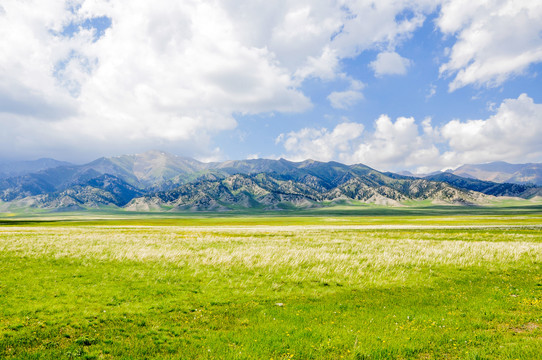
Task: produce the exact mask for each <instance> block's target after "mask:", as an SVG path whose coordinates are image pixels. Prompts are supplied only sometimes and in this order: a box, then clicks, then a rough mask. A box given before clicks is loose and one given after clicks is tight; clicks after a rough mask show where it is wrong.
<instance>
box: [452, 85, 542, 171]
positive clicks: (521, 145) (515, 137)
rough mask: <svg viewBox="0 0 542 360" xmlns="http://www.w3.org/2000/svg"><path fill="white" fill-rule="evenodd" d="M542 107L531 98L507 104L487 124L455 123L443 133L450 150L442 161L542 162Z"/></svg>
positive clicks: (473, 122) (486, 120)
mask: <svg viewBox="0 0 542 360" xmlns="http://www.w3.org/2000/svg"><path fill="white" fill-rule="evenodd" d="M540 119H542V104H536V103H535V102H534V101H533V99H532V98H530V97H529V96H527V94H521V95H520V96H519V97H518V98H517V99H506V100H504V101H503V102H502V103H501V105H500V106H499V108H498V109H497V112H496V113H495V114H494V115H493V116H491V117H489V118H488V119H485V120H467V121H464V122H463V121H459V120H452V121H450V122H449V123H447V124H446V125H444V126H443V127H442V129H441V133H442V137H443V138H444V139H445V141H446V142H447V143H448V144H449V146H450V150H449V151H447V152H445V153H444V154H443V155H442V157H443V159H444V160H445V162H447V163H450V164H463V163H479V162H488V161H496V160H507V161H511V162H525V161H542V148H541V146H540V144H541V142H540V139H542V121H540Z"/></svg>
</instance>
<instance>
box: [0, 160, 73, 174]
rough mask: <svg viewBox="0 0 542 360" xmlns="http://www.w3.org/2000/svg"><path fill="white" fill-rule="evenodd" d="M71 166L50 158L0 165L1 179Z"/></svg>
mask: <svg viewBox="0 0 542 360" xmlns="http://www.w3.org/2000/svg"><path fill="white" fill-rule="evenodd" d="M69 165H71V164H70V163H68V162H66V161H58V160H55V159H49V158H43V159H38V160H32V161H12V162H6V163H0V179H5V178H9V177H14V176H21V175H26V174H31V173H35V172H38V171H42V170H46V169H51V168H55V167H59V166H69Z"/></svg>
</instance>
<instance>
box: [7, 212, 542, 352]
mask: <svg viewBox="0 0 542 360" xmlns="http://www.w3.org/2000/svg"><path fill="white" fill-rule="evenodd" d="M12 215H14V216H4V217H3V219H1V221H2V224H3V225H2V226H1V227H0V273H1V274H2V276H1V277H0V357H1V358H6V359H58V358H60V359H79V358H80V359H341V358H344V359H538V358H539V357H540V354H541V353H542V319H541V316H542V315H541V314H542V215H541V212H540V206H539V205H533V206H526V207H501V208H495V207H494V208H486V209H485V210H484V209H478V210H476V209H463V208H460V207H449V208H446V207H441V208H426V209H422V208H418V209H411V210H408V209H407V208H405V209H395V210H393V209H385V208H375V207H371V208H359V209H352V208H344V209H341V208H336V209H334V210H330V209H327V210H326V209H323V210H320V212H318V211H313V212H308V213H302V212H301V213H299V212H292V213H285V214H283V215H277V216H269V215H265V214H260V215H257V216H246V214H239V213H238V214H230V215H227V214H208V215H202V214H199V215H198V214H189V215H186V216H179V215H167V214H166V215H164V214H145V215H144V216H143V215H141V214H139V215H136V214H133V215H125V214H120V213H119V214H111V213H108V214H105V213H104V214H101V215H100V214H98V213H95V214H93V216H91V217H92V218H93V219H92V220H89V219H88V216H89V215H88V214H87V215H85V214H60V215H59V214H56V215H49V216H48V217H47V218H46V217H45V216H44V215H43V214H41V215H40V216H37V215H35V216H33V217H32V216H30V217H28V216H27V217H23V216H21V215H15V214H12ZM44 220H45V221H44Z"/></svg>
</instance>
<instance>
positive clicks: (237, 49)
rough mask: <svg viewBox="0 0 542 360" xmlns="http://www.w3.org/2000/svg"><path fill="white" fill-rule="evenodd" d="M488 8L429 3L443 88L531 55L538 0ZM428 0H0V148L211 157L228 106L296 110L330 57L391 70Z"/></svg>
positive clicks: (493, 74) (513, 68) (332, 66)
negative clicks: (441, 46) (445, 40)
mask: <svg viewBox="0 0 542 360" xmlns="http://www.w3.org/2000/svg"><path fill="white" fill-rule="evenodd" d="M471 3H472V6H471ZM488 4H489V5H485V2H481V0H480V1H478V0H474V2H469V6H462V3H461V1H460V0H450V1H446V2H445V3H444V5H443V6H442V9H441V15H440V18H439V19H438V22H437V24H438V26H439V28H440V29H441V30H442V31H443V32H445V33H446V34H449V35H450V36H456V37H457V42H456V44H455V45H454V46H453V47H452V49H451V52H450V59H449V61H448V62H447V63H446V64H444V65H443V66H442V67H441V72H442V73H443V74H450V75H453V76H455V77H454V80H453V82H452V84H451V88H457V87H460V86H464V85H466V84H486V83H489V84H491V83H499V82H502V81H504V79H506V78H508V77H509V76H510V75H513V74H517V73H521V72H522V71H524V70H525V68H526V67H527V66H528V65H529V64H531V63H533V62H536V61H540V59H541V58H540V51H541V50H540V49H541V46H540V41H541V38H540V36H539V32H540V31H541V25H540V24H541V23H542V21H540V19H541V16H542V15H541V13H542V10H541V9H540V8H541V6H540V5H539V1H523V2H518V3H517V6H512V5H513V4H515V3H514V2H511V1H508V2H504V1H500V2H496V1H493V2H491V1H490V2H488ZM511 4H512V5H511ZM75 5H77V6H75ZM79 5H80V6H79ZM438 5H439V4H438V2H434V1H432V0H423V1H419V0H417V1H414V0H383V1H378V2H374V1H366V0H342V1H339V2H335V1H326V0H299V1H295V2H293V1H287V0H277V1H272V2H269V1H264V0H250V1H249V0H243V1H240V0H224V1H220V2H216V1H211V0H186V1H182V2H172V1H169V0H155V1H152V2H148V1H144V0H131V1H128V0H118V1H105V0H80V1H77V2H73V1H71V0H69V1H68V0H66V1H57V0H39V1H38V0H28V1H17V0H4V1H3V2H2V7H1V10H0V33H1V34H2V41H0V123H1V125H2V143H1V144H0V151H1V152H2V153H3V154H12V153H13V149H17V152H18V153H20V154H23V153H24V154H26V155H25V156H27V155H28V156H43V155H47V156H58V157H61V158H66V155H65V153H66V152H68V153H69V154H70V156H72V157H73V158H72V160H74V159H75V157H77V156H81V154H87V155H88V156H89V157H92V156H95V155H102V154H104V153H111V152H113V153H114V152H128V151H129V152H132V151H138V150H142V149H145V148H147V147H150V148H157V147H160V148H164V149H166V150H170V151H175V152H177V153H184V154H186V155H192V156H196V155H199V156H202V157H204V156H215V155H213V154H216V151H217V150H216V148H215V145H213V138H214V136H215V135H216V134H217V133H219V132H221V131H226V130H230V129H233V128H235V127H236V126H237V123H236V121H235V119H234V114H259V113H267V112H302V111H305V110H306V109H308V108H310V107H311V105H312V104H311V100H310V99H309V98H308V97H307V96H306V95H305V94H303V92H302V90H301V86H302V84H303V81H305V80H307V79H310V78H319V79H322V80H336V79H350V77H349V76H350V75H349V74H344V73H343V72H342V71H343V70H342V69H341V61H342V60H344V59H347V58H353V57H356V56H357V55H359V54H360V53H361V52H363V51H365V50H368V49H373V50H375V49H376V50H382V49H388V52H382V53H380V54H379V57H378V58H377V60H376V61H375V62H374V63H373V67H374V70H375V73H376V74H377V75H384V74H389V73H393V72H395V73H404V72H405V71H406V70H407V67H408V65H407V61H408V60H406V59H404V58H401V57H400V56H399V55H398V54H397V53H395V52H394V51H395V49H396V48H397V47H398V46H399V45H400V44H401V43H402V42H404V41H405V40H406V39H408V38H409V37H410V36H411V35H412V34H413V32H414V31H415V30H416V29H418V28H419V27H420V26H421V25H422V24H423V22H424V21H425V16H426V15H427V14H429V13H431V12H433V11H435V10H436V9H437V6H438ZM488 9H489V10H491V11H489V10H488ZM97 17H107V18H109V19H111V27H110V28H108V29H106V30H105V32H104V33H103V34H101V33H99V32H98V31H97V30H96V29H93V28H92V26H88V22H89V21H91V20H92V19H95V18H97ZM84 24H87V25H84ZM70 29H71V30H70ZM476 29H479V31H477V30H476ZM67 30H69V31H67ZM475 30H476V31H475ZM502 43H506V44H507V46H501V44H502ZM392 60H393V61H395V62H396V64H395V65H393V61H392ZM360 99H362V92H361V87H358V88H356V85H355V84H354V83H352V85H351V87H350V88H348V89H346V90H345V91H337V92H333V93H331V94H330V95H329V101H330V102H331V104H332V106H335V107H337V108H347V107H349V106H352V105H353V104H355V103H356V102H357V101H359V100H360ZM331 133H333V131H332V132H331ZM322 136H323V135H322ZM66 149H69V150H68V151H66Z"/></svg>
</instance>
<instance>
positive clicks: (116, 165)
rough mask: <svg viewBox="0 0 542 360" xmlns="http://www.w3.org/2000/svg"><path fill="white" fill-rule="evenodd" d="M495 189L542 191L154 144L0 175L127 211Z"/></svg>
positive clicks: (397, 199) (83, 203)
mask: <svg viewBox="0 0 542 360" xmlns="http://www.w3.org/2000/svg"><path fill="white" fill-rule="evenodd" d="M496 196H497V197H498V196H512V197H523V198H531V197H534V196H542V190H541V188H540V187H536V186H534V185H518V184H498V183H493V182H487V181H481V180H476V179H472V178H464V177H460V176H457V175H454V174H450V173H440V174H435V175H430V176H427V177H425V178H416V177H412V176H406V175H400V174H395V173H391V172H380V171H378V170H375V169H373V168H371V167H368V166H366V165H364V164H354V165H345V164H341V163H339V162H335V161H330V162H320V161H315V160H305V161H301V162H292V161H289V160H285V159H279V160H272V159H251V160H230V161H224V162H210V163H203V162H200V161H198V160H195V159H191V158H187V157H182V156H177V155H172V154H168V153H166V152H163V151H158V150H152V151H148V152H146V153H142V154H133V155H122V156H115V157H102V158H99V159H96V160H94V161H91V162H89V163H87V164H83V165H73V164H67V165H64V166H58V167H53V168H48V169H43V170H40V171H37V172H34V173H29V174H25V175H21V176H15V177H9V178H5V179H0V200H2V201H4V202H6V203H14V202H19V203H25V204H30V206H32V207H40V208H46V209H67V210H69V209H84V208H97V207H98V208H99V207H102V206H115V207H119V208H125V209H127V210H137V209H155V210H159V209H162V210H164V209H165V210H168V209H173V210H213V209H214V210H228V209H235V208H239V207H241V208H262V209H281V208H287V207H292V206H293V207H310V206H324V205H328V204H333V203H334V202H337V201H347V202H348V201H359V202H366V203H377V204H383V205H394V206H398V205H401V204H402V203H403V202H406V201H410V200H431V201H435V202H439V203H449V204H460V205H477V204H478V205H479V204H485V203H488V202H490V201H491V199H492V197H496Z"/></svg>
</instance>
